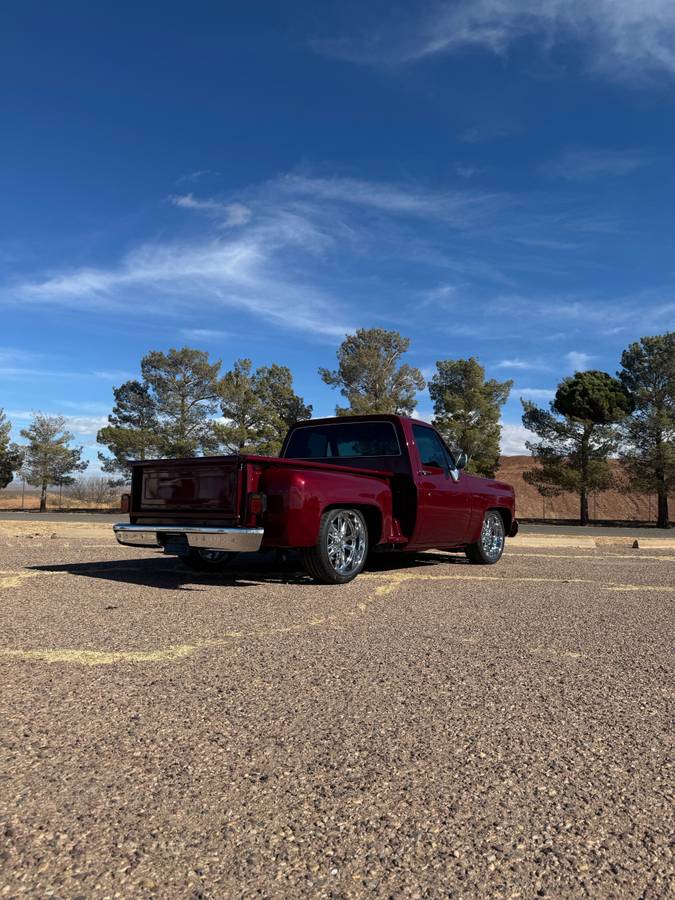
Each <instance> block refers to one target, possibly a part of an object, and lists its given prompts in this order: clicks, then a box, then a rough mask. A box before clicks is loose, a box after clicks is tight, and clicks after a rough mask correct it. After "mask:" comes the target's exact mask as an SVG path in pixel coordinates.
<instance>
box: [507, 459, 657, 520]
mask: <svg viewBox="0 0 675 900" xmlns="http://www.w3.org/2000/svg"><path fill="white" fill-rule="evenodd" d="M610 464H611V465H612V466H613V467H614V468H615V469H617V470H618V469H619V463H618V462H616V461H614V460H610ZM532 465H533V460H532V457H531V456H502V457H501V459H500V462H499V471H498V472H497V478H499V479H500V480H501V481H506V482H507V483H508V484H512V485H513V486H514V488H515V489H516V513H517V515H518V517H519V518H522V519H541V518H544V503H543V498H542V497H541V495H540V494H539V493H538V491H537V489H536V488H535V487H533V486H532V485H530V484H527V482H526V481H524V480H523V472H524V471H525V470H526V469H530V468H532ZM671 507H675V497H674V498H671ZM589 512H590V515H591V519H605V520H621V521H629V520H634V521H641V522H649V521H651V522H654V521H656V496H655V495H652V496H651V498H650V497H649V496H647V495H646V494H631V493H628V492H627V491H625V490H624V491H621V490H614V491H605V492H603V493H601V494H593V495H591V498H590V501H589ZM545 513H546V518H547V519H578V518H579V498H578V497H577V495H576V494H561V495H560V496H559V497H547V498H546V509H545ZM674 516H675V509H673V508H671V510H670V517H671V521H672V520H673V517H674Z"/></svg>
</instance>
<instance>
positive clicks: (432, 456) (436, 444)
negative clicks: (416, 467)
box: [413, 425, 448, 469]
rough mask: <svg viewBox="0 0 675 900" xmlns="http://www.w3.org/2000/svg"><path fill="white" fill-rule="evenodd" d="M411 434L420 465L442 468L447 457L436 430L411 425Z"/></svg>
mask: <svg viewBox="0 0 675 900" xmlns="http://www.w3.org/2000/svg"><path fill="white" fill-rule="evenodd" d="M413 435H414V437H415V443H416V444H417V450H418V452H419V455H420V462H421V463H422V465H423V466H435V467H436V468H438V469H444V468H445V466H446V464H447V459H448V457H447V454H446V452H445V448H444V447H443V444H442V443H441V441H440V439H439V437H438V435H437V434H436V432H435V431H432V430H431V428H425V427H424V426H423V425H413Z"/></svg>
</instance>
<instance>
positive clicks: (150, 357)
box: [141, 347, 221, 457]
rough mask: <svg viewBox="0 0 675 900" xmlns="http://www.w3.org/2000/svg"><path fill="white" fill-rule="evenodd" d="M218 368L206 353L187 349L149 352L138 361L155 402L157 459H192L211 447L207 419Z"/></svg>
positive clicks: (215, 393) (211, 431)
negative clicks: (163, 457)
mask: <svg viewBox="0 0 675 900" xmlns="http://www.w3.org/2000/svg"><path fill="white" fill-rule="evenodd" d="M220 366H221V362H220V360H218V361H217V362H215V363H210V362H209V356H208V353H206V352H205V351H203V350H193V349H192V348H190V347H183V348H182V349H180V350H176V349H173V348H172V349H171V350H169V352H168V353H162V352H160V351H159V350H153V351H152V352H151V353H148V354H147V355H146V356H144V357H143V359H142V360H141V373H142V375H143V381H144V383H145V384H146V385H147V386H148V388H149V390H150V391H151V393H152V395H153V398H154V401H155V410H156V415H157V419H158V422H159V428H158V443H157V448H158V451H159V453H160V454H161V455H163V456H169V457H178V456H194V455H195V454H196V453H198V452H205V451H206V452H208V451H209V450H212V449H213V448H214V447H215V444H216V440H215V434H214V429H213V422H212V420H211V416H212V414H213V413H215V412H216V410H217V409H218V400H219V373H220Z"/></svg>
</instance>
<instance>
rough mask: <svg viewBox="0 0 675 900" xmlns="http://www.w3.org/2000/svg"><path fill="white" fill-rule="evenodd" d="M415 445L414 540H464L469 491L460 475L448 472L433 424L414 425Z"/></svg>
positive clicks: (438, 543)
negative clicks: (416, 464)
mask: <svg viewBox="0 0 675 900" xmlns="http://www.w3.org/2000/svg"><path fill="white" fill-rule="evenodd" d="M412 430H413V437H414V439H415V445H416V448H417V456H418V464H419V467H418V471H417V523H416V526H415V534H414V537H413V541H412V542H413V543H415V544H419V545H420V546H425V547H452V546H455V545H457V544H462V543H465V542H466V540H467V539H468V536H469V526H470V523H471V494H470V493H468V492H466V491H465V490H464V487H463V484H462V481H463V479H462V477H461V476H460V478H459V480H458V481H454V480H453V478H452V477H451V475H450V472H449V468H450V462H451V461H450V459H449V458H448V453H447V451H446V449H445V447H444V446H443V442H442V441H441V439H440V438H439V436H438V435H437V434H436V432H435V431H434V429H433V428H428V427H427V426H425V425H413V427H412Z"/></svg>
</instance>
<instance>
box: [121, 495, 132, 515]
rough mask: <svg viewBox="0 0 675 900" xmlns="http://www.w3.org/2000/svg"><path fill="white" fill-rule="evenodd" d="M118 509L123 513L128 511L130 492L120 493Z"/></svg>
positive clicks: (129, 507)
mask: <svg viewBox="0 0 675 900" xmlns="http://www.w3.org/2000/svg"><path fill="white" fill-rule="evenodd" d="M120 509H121V510H122V512H123V513H128V512H129V510H130V509H131V494H122V498H121V500H120Z"/></svg>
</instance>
